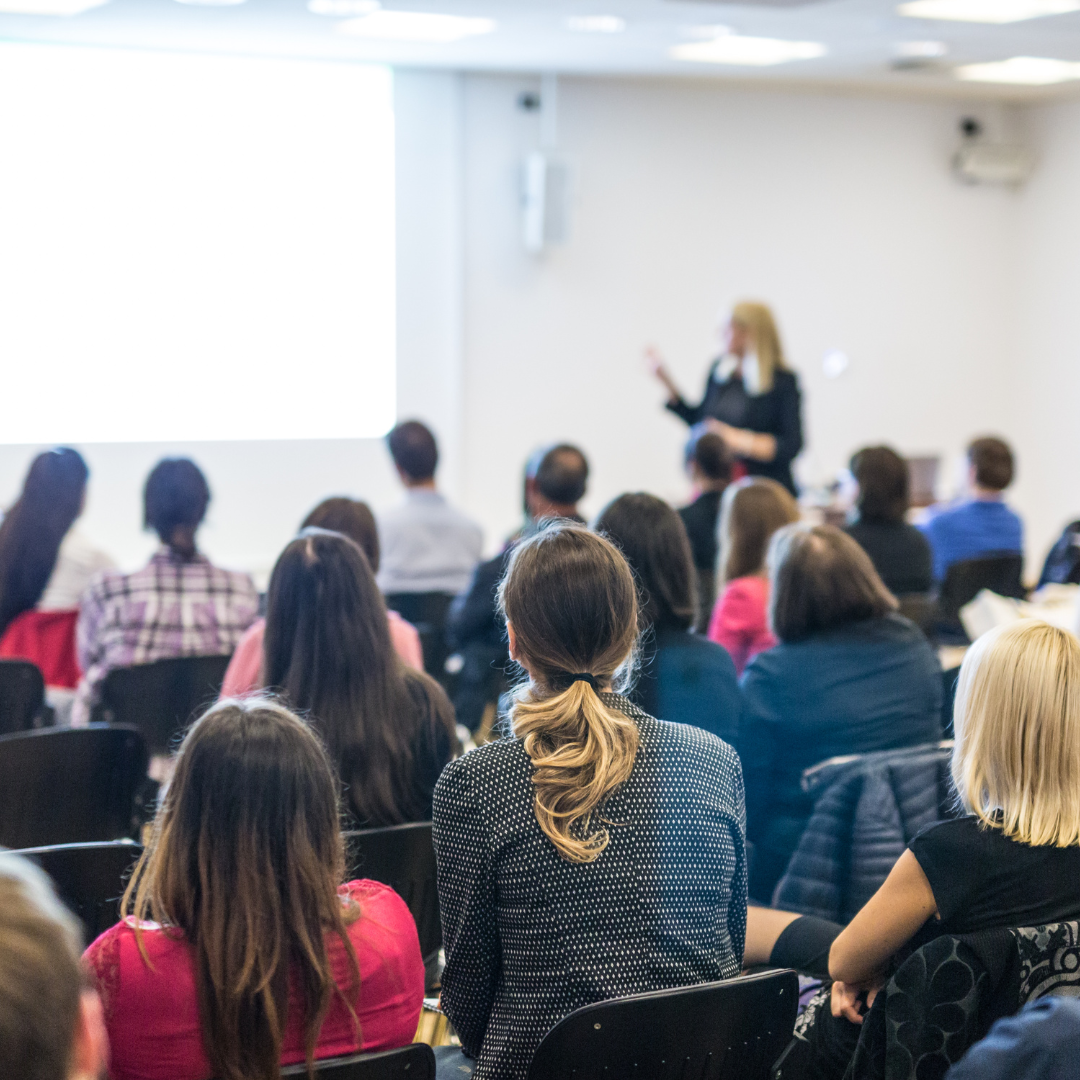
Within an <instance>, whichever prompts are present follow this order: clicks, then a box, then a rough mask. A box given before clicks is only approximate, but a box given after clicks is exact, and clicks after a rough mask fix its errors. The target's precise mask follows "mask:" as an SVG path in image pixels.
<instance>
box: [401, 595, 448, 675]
mask: <svg viewBox="0 0 1080 1080" xmlns="http://www.w3.org/2000/svg"><path fill="white" fill-rule="evenodd" d="M453 602H454V598H453V596H451V595H450V594H449V593H445V592H422V593H389V594H387V597H386V606H387V607H388V608H390V610H391V611H396V612H397V613H398V614H399V615H400V616H401V617H402V618H403V619H404V620H405V621H406V622H410V623H412V624H413V626H415V627H416V632H417V633H418V634H419V635H420V646H421V648H422V649H423V650H424V670H425V671H426V672H427V673H428V674H429V675H430V676H432V678H435V679H439V680H445V679H446V658H447V656H449V655H450V647H449V645H448V643H447V640H446V620H447V618H448V617H449V615H450V605H451V604H452V603H453Z"/></svg>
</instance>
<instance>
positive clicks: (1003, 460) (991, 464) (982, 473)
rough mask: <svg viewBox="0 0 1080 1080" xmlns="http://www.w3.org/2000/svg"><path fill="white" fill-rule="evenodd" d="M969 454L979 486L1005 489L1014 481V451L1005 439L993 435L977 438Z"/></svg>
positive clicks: (995, 489)
mask: <svg viewBox="0 0 1080 1080" xmlns="http://www.w3.org/2000/svg"><path fill="white" fill-rule="evenodd" d="M967 456H968V461H969V462H970V463H971V466H972V468H973V469H974V470H975V483H976V484H978V485H979V487H984V488H989V489H990V490H991V491H1004V490H1005V489H1006V488H1007V487H1008V486H1009V485H1010V484H1011V483H1012V482H1013V471H1014V463H1013V452H1012V450H1010V449H1009V444H1008V443H1007V442H1005V440H1004V439H997V438H994V437H993V436H991V435H988V436H985V437H984V438H981V439H975V440H974V442H972V444H971V445H970V446H969V447H968V450H967Z"/></svg>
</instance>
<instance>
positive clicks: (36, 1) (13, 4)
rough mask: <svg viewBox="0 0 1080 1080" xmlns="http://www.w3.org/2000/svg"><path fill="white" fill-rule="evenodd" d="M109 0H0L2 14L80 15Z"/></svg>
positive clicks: (0, 12)
mask: <svg viewBox="0 0 1080 1080" xmlns="http://www.w3.org/2000/svg"><path fill="white" fill-rule="evenodd" d="M108 2H109V0H0V14H3V15H81V14H82V13H83V12H84V11H89V10H90V9H91V8H96V7H101V6H102V5H103V4H107V3H108Z"/></svg>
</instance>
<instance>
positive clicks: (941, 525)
mask: <svg viewBox="0 0 1080 1080" xmlns="http://www.w3.org/2000/svg"><path fill="white" fill-rule="evenodd" d="M967 457H968V487H969V489H970V497H969V498H967V499H964V500H962V501H961V502H959V503H957V504H955V505H953V506H951V507H948V508H945V509H939V510H937V511H936V512H935V511H931V514H930V517H929V518H928V520H927V521H926V522H925V523H924V524H923V525H922V531H923V532H924V533H925V534H926V538H927V539H928V540H929V541H930V547H931V548H932V549H933V553H934V579H935V580H936V581H943V580H944V579H945V572H946V571H947V570H948V569H949V567H950V566H952V564H953V563H957V562H964V561H965V560H967V559H977V558H978V557H979V556H980V555H989V554H991V553H994V554H997V553H1002V552H1010V553H1013V552H1014V553H1016V554H1020V553H1022V552H1023V550H1024V527H1023V524H1022V522H1021V521H1020V518H1019V517H1018V516H1017V515H1016V514H1015V513H1014V512H1013V511H1012V510H1010V509H1009V507H1008V506H1006V505H1005V501H1004V497H1003V494H1002V493H1003V492H1004V491H1005V489H1006V488H1007V487H1008V486H1009V485H1010V484H1011V483H1012V480H1013V471H1014V470H1013V454H1012V450H1010V449H1009V446H1008V444H1007V443H1005V442H1003V441H1002V440H1001V439H995V438H984V439H976V440H975V441H974V442H973V443H972V444H971V445H970V446H969V447H968V451H967Z"/></svg>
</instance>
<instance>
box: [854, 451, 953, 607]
mask: <svg viewBox="0 0 1080 1080" xmlns="http://www.w3.org/2000/svg"><path fill="white" fill-rule="evenodd" d="M850 469H851V474H852V476H854V477H855V481H856V483H857V484H858V485H859V494H858V497H857V499H856V502H855V511H856V516H855V520H854V521H853V522H852V523H851V524H850V525H848V527H847V529H846V530H845V531H846V532H847V534H848V536H851V537H854V538H855V540H856V541H858V543H859V545H860V547H862V549H863V551H865V552H866V554H867V555H869V556H870V561H871V562H872V563H873V564H874V569H875V570H876V571H877V572H878V576H879V577H880V578H881V580H882V581H883V582H884V583H885V587H886V588H887V589H888V590H889V591H890V592H891V593H893V594H895V595H896V596H905V595H908V594H911V593H927V592H929V591H930V589H931V588H932V586H933V584H934V577H933V569H932V567H931V557H930V544H929V542H928V541H927V539H926V537H925V536H923V534H922V533H921V532H919V530H918V529H916V528H915V526H914V525H909V524H908V523H907V522H906V521H905V519H904V516H905V515H906V514H907V511H908V507H909V506H910V488H911V480H910V477H909V476H908V467H907V462H906V461H904V459H903V458H902V457H901V456H900V455H899V454H898V453H897V452H896V451H895V450H892V449H890V448H889V447H888V446H868V447H866V448H865V449H863V450H860V451H859V452H858V453H857V454H855V456H854V457H853V458H852V459H851V465H850Z"/></svg>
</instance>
